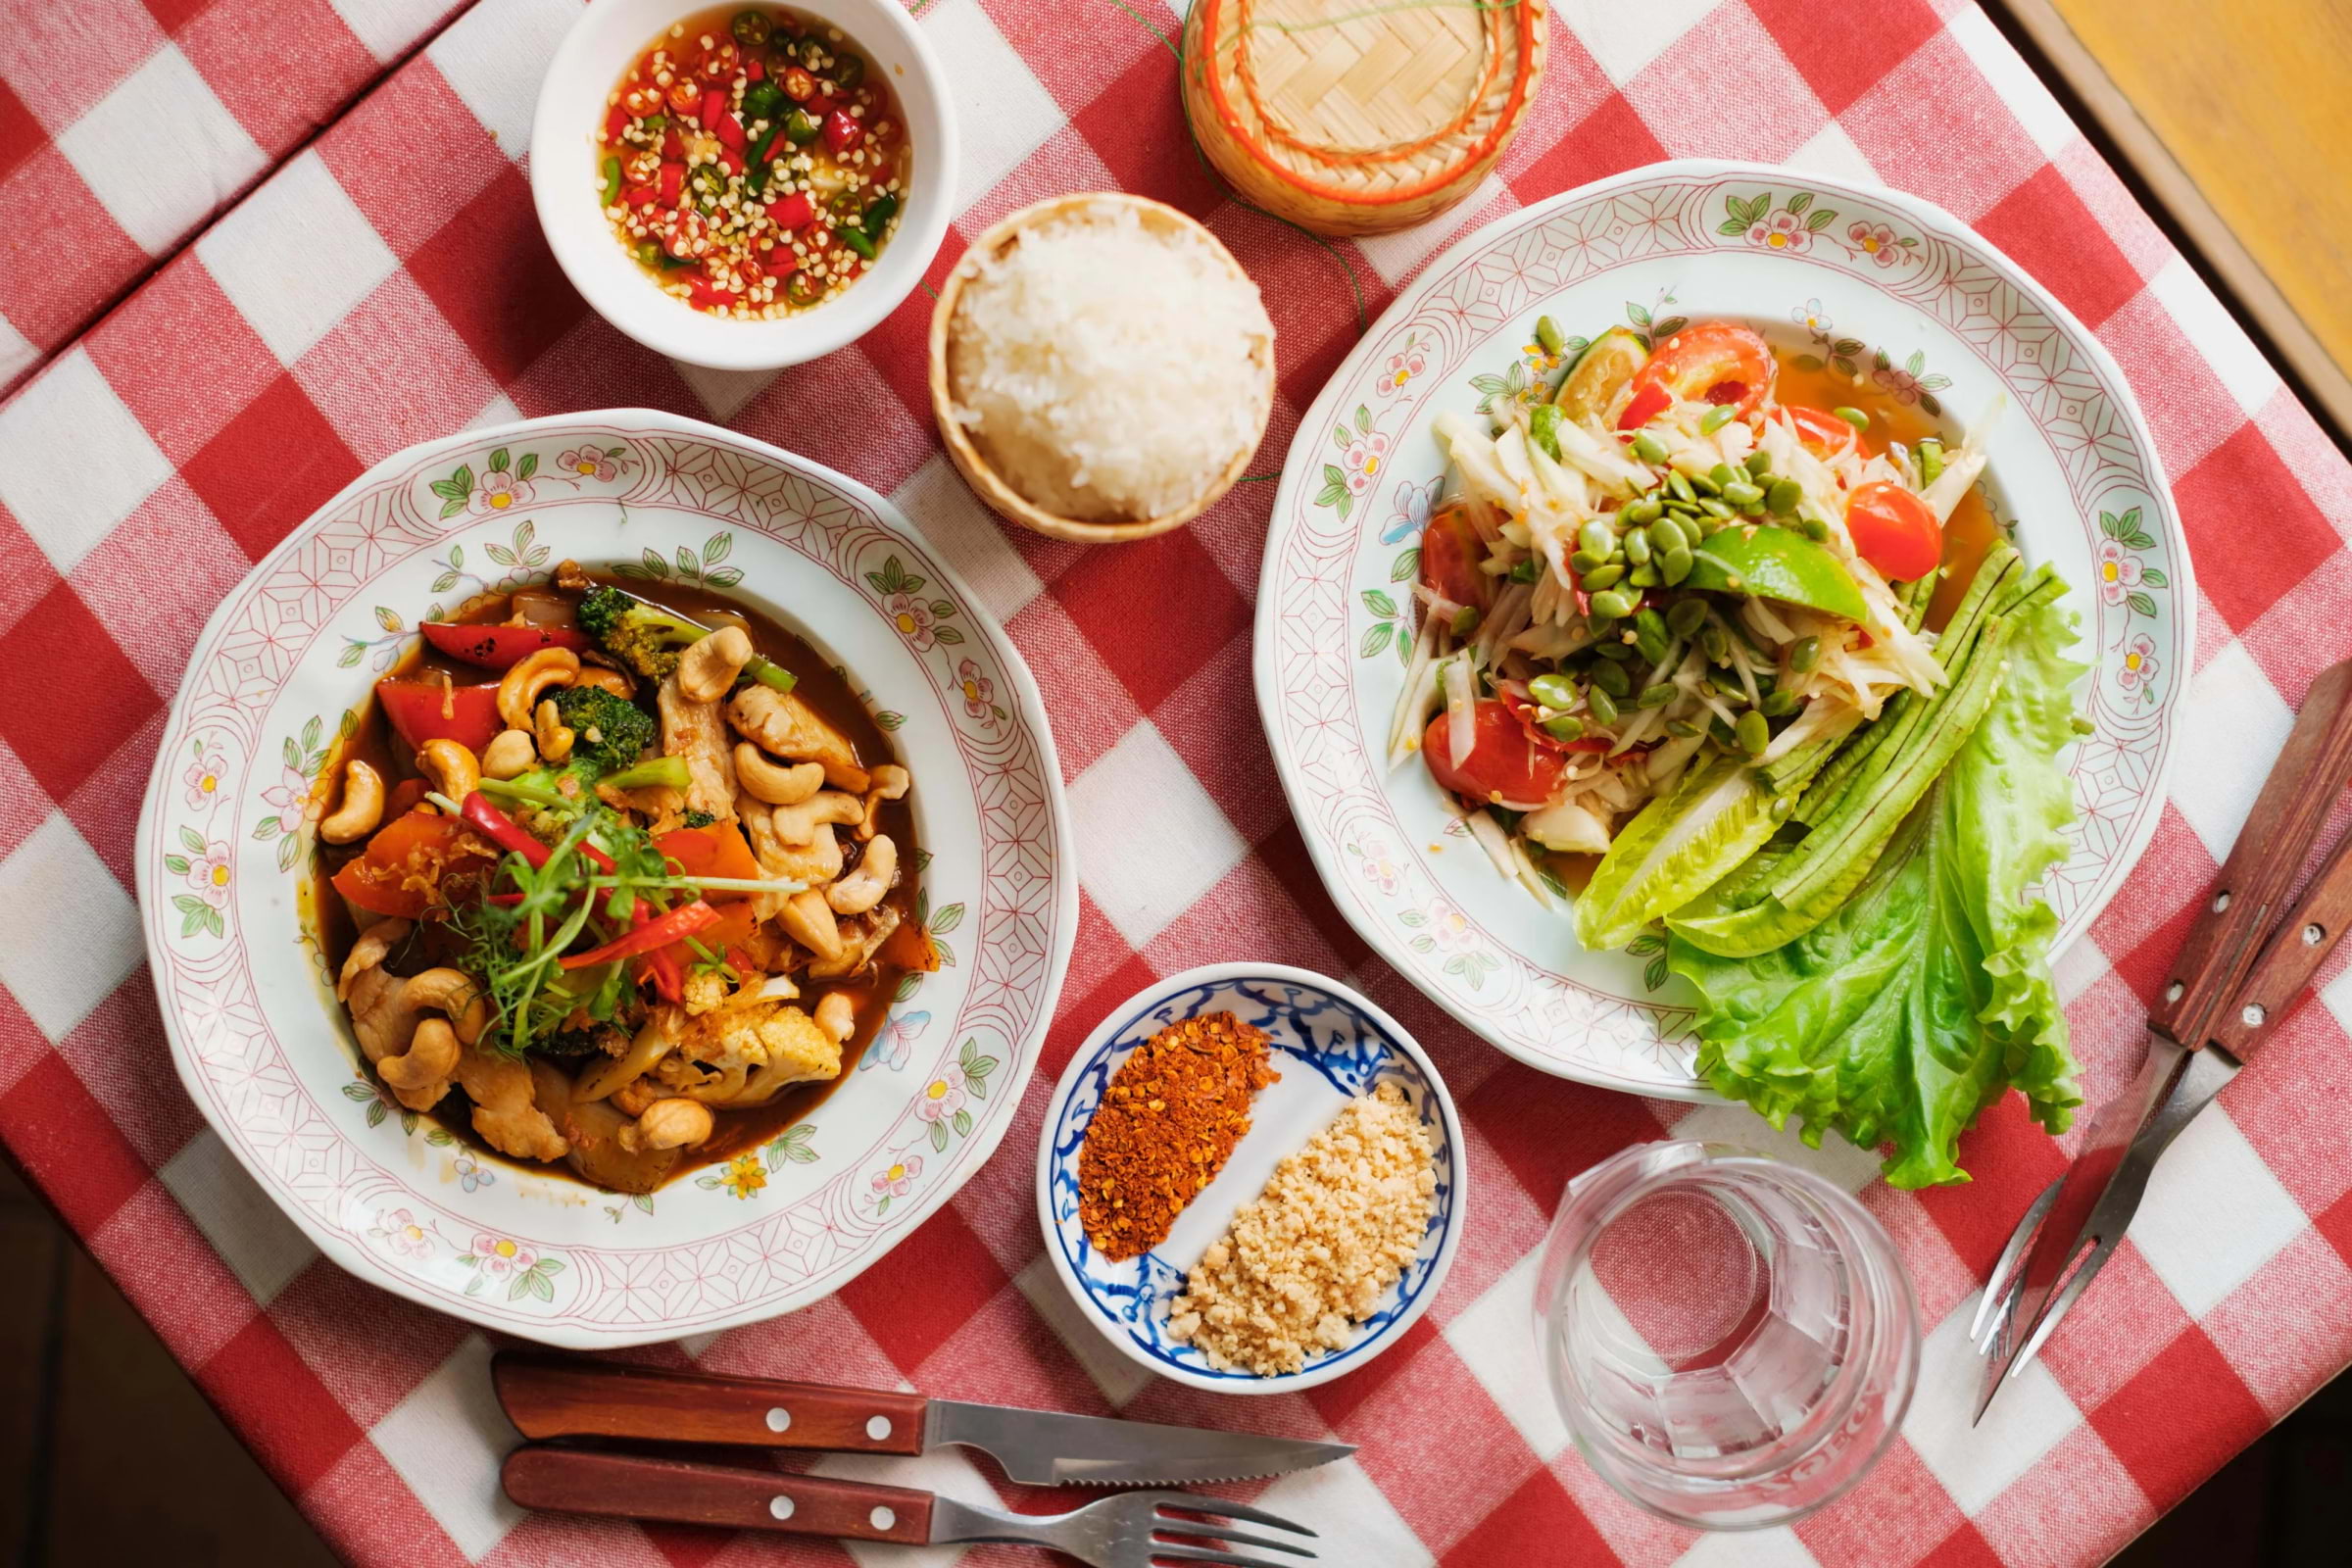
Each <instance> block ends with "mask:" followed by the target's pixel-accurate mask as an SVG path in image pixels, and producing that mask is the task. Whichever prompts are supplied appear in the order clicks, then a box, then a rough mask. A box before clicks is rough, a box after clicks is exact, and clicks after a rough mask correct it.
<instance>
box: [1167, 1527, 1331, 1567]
mask: <svg viewBox="0 0 2352 1568" xmlns="http://www.w3.org/2000/svg"><path fill="white" fill-rule="evenodd" d="M1152 1532H1153V1534H1154V1535H1161V1536H1199V1537H1201V1538H1202V1539H1204V1540H1209V1541H1231V1542H1235V1543H1237V1544H1241V1545H1244V1546H1268V1547H1271V1548H1272V1549H1274V1550H1276V1551H1287V1552H1290V1553H1292V1554H1293V1555H1295V1556H1299V1557H1312V1556H1313V1555H1314V1554H1315V1548H1314V1547H1312V1546H1301V1545H1299V1544H1297V1543H1295V1542H1289V1541H1276V1540H1275V1539H1274V1538H1273V1537H1271V1536H1253V1535H1251V1534H1250V1532H1249V1531H1247V1530H1229V1529H1227V1528H1226V1527H1225V1526H1223V1525H1210V1524H1202V1523H1201V1521H1200V1520H1198V1519H1167V1518H1161V1517H1154V1518H1153V1519H1152Z"/></svg>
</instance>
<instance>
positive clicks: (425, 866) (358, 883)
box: [334, 811, 490, 920]
mask: <svg viewBox="0 0 2352 1568" xmlns="http://www.w3.org/2000/svg"><path fill="white" fill-rule="evenodd" d="M489 863H490V862H489V859H488V858H487V857H486V856H484V855H483V853H482V848H481V845H480V842H479V841H478V840H476V839H475V838H474V837H473V836H472V835H471V834H470V833H468V832H467V831H466V824H464V823H462V822H460V821H459V820H458V819H457V818H455V817H449V816H443V815H442V814H441V813H439V812H438V811H404V812H402V813H401V814H400V815H398V816H392V817H387V818H386V819H385V821H384V825H383V826H382V827H380V828H378V829H376V832H375V836H374V837H373V838H371V839H369V840H368V847H367V848H366V849H365V850H363V851H361V852H360V854H358V855H357V856H354V857H353V858H351V859H349V860H347V861H345V862H344V863H343V867H342V869H340V870H338V871H337V872H336V873H335V876H334V884H335V891H336V892H337V893H340V894H342V895H343V897H344V898H346V899H348V900H350V901H351V902H352V903H353V904H355V905H357V906H358V907H361V908H363V909H367V910H368V911H370V912H371V913H375V914H390V915H397V916H399V917H400V918H401V919H403V920H414V919H417V918H418V917H419V916H421V915H422V914H423V913H424V912H425V910H426V909H428V908H430V907H432V904H433V902H434V900H435V899H436V898H438V897H439V892H440V885H441V881H442V879H443V878H445V877H448V876H451V875H454V874H470V873H473V872H478V871H482V870H486V869H487V868H488V866H489Z"/></svg>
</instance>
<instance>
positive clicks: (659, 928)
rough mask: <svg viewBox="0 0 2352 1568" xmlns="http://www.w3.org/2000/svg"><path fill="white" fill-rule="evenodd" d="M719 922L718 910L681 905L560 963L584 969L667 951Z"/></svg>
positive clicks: (695, 904) (698, 904) (702, 905)
mask: <svg viewBox="0 0 2352 1568" xmlns="http://www.w3.org/2000/svg"><path fill="white" fill-rule="evenodd" d="M717 922H718V911H717V910H716V909H713V908H712V907H711V906H710V905H708V904H706V903H704V902H703V901H702V900H701V899H697V900H695V901H694V902H693V903H692V904H687V905H681V906H679V907H677V908H674V909H672V910H670V911H669V912H668V913H667V914H664V915H661V916H659V917H658V918H655V919H652V920H648V921H647V922H646V923H645V924H643V925H641V926H638V927H637V928H636V929H634V930H632V931H630V932H628V933H627V934H626V935H623V936H618V937H615V938H613V940H612V941H610V942H608V943H606V944H605V945H604V946H603V947H601V948H590V949H589V950H588V951H587V952H586V953H575V954H573V955H571V956H569V957H567V958H563V959H560V960H558V961H559V962H560V963H561V964H562V966H563V967H564V968H566V969H585V968H587V967H588V966H589V965H591V964H597V963H611V962H612V961H613V959H615V958H630V957H635V956H637V955H638V954H640V953H651V952H653V951H654V950H655V949H657V948H666V947H668V946H669V945H670V944H671V943H672V942H676V941H679V940H681V939H682V938H685V937H690V936H692V935H694V933H696V932H697V931H700V930H702V929H703V928H704V927H705V926H710V925H715V924H717Z"/></svg>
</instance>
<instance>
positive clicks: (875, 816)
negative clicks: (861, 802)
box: [858, 762, 914, 839]
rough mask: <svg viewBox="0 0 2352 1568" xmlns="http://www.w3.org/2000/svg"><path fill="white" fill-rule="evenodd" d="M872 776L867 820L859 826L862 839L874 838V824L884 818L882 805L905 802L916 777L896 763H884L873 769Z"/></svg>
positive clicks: (866, 794)
mask: <svg viewBox="0 0 2352 1568" xmlns="http://www.w3.org/2000/svg"><path fill="white" fill-rule="evenodd" d="M871 776H872V779H873V782H872V784H870V785H869V786H868V787H867V789H866V792H865V819H864V820H863V821H861V822H859V823H858V837H859V838H861V839H870V838H872V837H873V836H874V824H875V823H877V822H879V821H880V820H881V818H882V803H883V802H884V801H903V800H905V799H906V798H907V788H908V787H909V786H910V785H912V784H913V782H914V775H912V774H911V773H908V772H907V770H906V769H905V768H903V767H901V766H900V765H899V764H898V763H896V762H884V763H882V764H881V765H880V766H878V767H875V768H873V769H872V770H871Z"/></svg>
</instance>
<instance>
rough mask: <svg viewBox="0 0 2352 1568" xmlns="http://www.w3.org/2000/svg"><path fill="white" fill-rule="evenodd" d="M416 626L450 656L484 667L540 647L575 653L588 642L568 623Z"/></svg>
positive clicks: (501, 663)
mask: <svg viewBox="0 0 2352 1568" xmlns="http://www.w3.org/2000/svg"><path fill="white" fill-rule="evenodd" d="M417 629H418V630H420V631H422V632H423V633H424V640H425V641H426V642H428V643H431V644H432V645H433V646H434V647H435V648H438V649H439V650H441V652H443V653H445V654H447V655H448V656H449V657H450V658H452V659H462V660H464V661H465V662H466V663H468V664H479V665H481V666H482V667H483V668H484V669H505V668H507V667H509V666H510V665H513V664H515V663H519V662H521V661H522V660H523V659H524V658H525V657H527V656H528V655H531V654H535V653H537V652H538V651H539V650H540V649H542V648H568V649H570V650H572V651H573V652H574V653H577V652H578V651H579V650H581V649H583V648H586V647H587V646H588V634H587V633H586V632H583V631H580V630H578V629H577V628H575V627H571V626H466V625H458V624H455V623H453V622H450V621H445V620H428V621H426V622H425V623H424V624H423V625H422V626H420V627H419V628H417Z"/></svg>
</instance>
